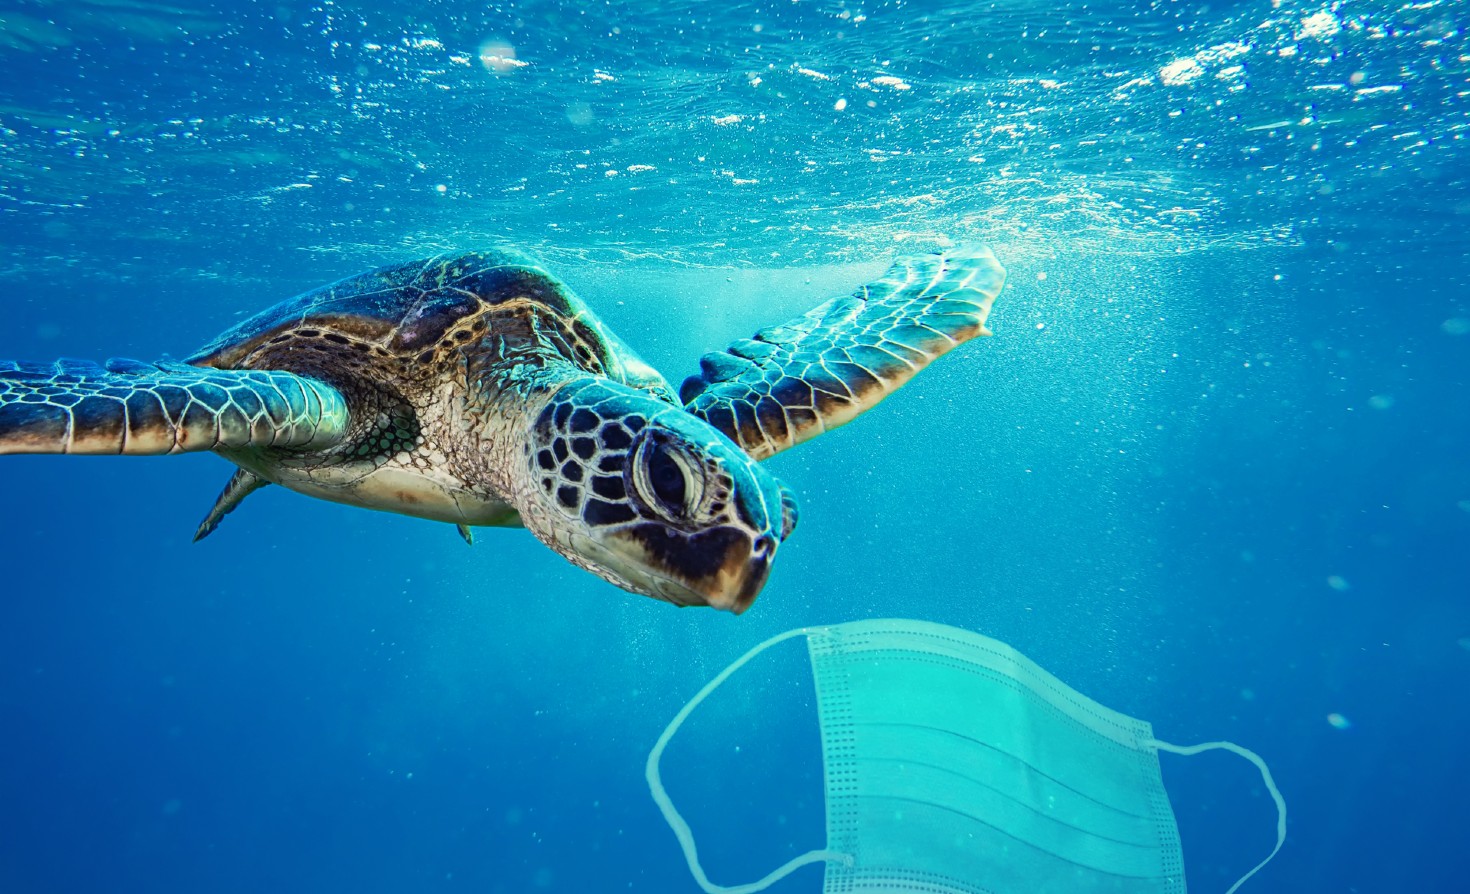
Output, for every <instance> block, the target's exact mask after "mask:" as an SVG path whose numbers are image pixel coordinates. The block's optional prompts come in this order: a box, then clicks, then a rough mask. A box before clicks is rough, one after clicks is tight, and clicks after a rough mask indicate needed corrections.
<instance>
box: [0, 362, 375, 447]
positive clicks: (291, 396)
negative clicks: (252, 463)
mask: <svg viewBox="0 0 1470 894" xmlns="http://www.w3.org/2000/svg"><path fill="white" fill-rule="evenodd" d="M347 426H348V410H347V401H346V399H345V398H344V397H343V396H342V394H341V392H339V391H337V389H335V388H333V387H332V386H330V385H327V384H325V383H323V382H320V381H317V380H316V379H310V378H307V377H305V376H298V375H295V374H293V373H288V372H282V371H279V370H243V369H241V370H235V369H208V368H202V367H197V366H190V365H188V364H184V363H173V362H168V361H164V362H160V363H140V362H138V361H136V360H109V361H107V363H106V365H105V366H99V365H97V364H95V363H88V362H85V361H79V360H58V361H56V362H55V363H50V364H27V363H16V362H14V361H8V360H6V361H0V454H5V453H90V454H109V455H131V456H152V455H159V454H168V453H185V452H193V451H204V450H218V449H221V448H241V447H256V448H261V447H278V448H283V449H290V450H322V449H325V448H327V447H331V446H332V445H333V444H336V443H337V442H339V441H340V440H341V439H342V438H343V436H344V435H345V434H346V431H347Z"/></svg>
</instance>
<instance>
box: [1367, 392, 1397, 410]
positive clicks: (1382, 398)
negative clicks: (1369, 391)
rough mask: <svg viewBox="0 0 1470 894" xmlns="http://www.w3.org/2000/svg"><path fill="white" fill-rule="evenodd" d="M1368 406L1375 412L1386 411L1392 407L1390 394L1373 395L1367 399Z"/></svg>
mask: <svg viewBox="0 0 1470 894" xmlns="http://www.w3.org/2000/svg"><path fill="white" fill-rule="evenodd" d="M1368 406H1370V407H1372V408H1373V409H1375V410H1387V409H1388V408H1389V407H1392V406H1393V395H1392V394H1375V395H1373V396H1372V397H1370V398H1368Z"/></svg>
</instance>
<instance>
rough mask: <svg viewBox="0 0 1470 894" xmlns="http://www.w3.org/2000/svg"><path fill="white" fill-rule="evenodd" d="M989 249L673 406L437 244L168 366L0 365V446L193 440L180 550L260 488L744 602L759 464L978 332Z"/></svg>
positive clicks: (155, 450)
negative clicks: (189, 532)
mask: <svg viewBox="0 0 1470 894" xmlns="http://www.w3.org/2000/svg"><path fill="white" fill-rule="evenodd" d="M1004 281H1005V271H1004V270H1003V269H1002V268H1001V266H1000V264H999V263H998V262H997V261H996V259H995V255H994V254H993V253H992V252H991V251H990V249H989V248H986V247H984V246H962V247H959V248H955V249H953V250H950V251H948V252H946V253H943V254H930V255H922V256H913V257H904V258H900V259H898V260H896V261H895V262H894V264H893V266H892V267H891V268H890V269H889V270H888V272H887V273H886V274H885V275H884V276H883V278H882V279H880V280H878V281H876V282H874V283H871V284H869V285H866V286H863V287H861V288H859V289H858V290H857V291H856V292H855V293H854V294H853V295H851V296H850V297H844V298H836V299H833V300H831V301H828V302H826V303H825V304H822V305H820V306H819V307H817V308H815V309H814V310H812V311H810V312H808V313H807V314H805V315H803V316H800V317H797V318H796V319H794V320H791V321H789V322H787V323H785V324H783V325H780V326H773V327H771V328H768V329H763V330H761V331H760V332H758V333H756V334H755V336H754V337H753V338H751V339H741V340H739V341H736V342H734V343H732V344H731V345H729V346H728V347H727V348H725V349H724V350H722V351H715V352H713V353H710V354H706V355H705V356H704V357H703V358H701V360H700V364H699V365H700V371H699V373H698V374H697V375H693V376H690V377H689V378H688V379H686V380H685V381H684V383H683V385H682V387H681V388H680V389H679V391H678V392H677V394H676V393H675V391H674V390H673V389H672V388H671V387H670V386H669V384H668V383H667V382H666V381H665V380H664V378H663V377H662V376H660V375H659V374H658V373H657V372H656V371H655V370H654V369H653V368H652V367H650V366H649V365H648V364H646V363H644V362H643V361H642V360H640V359H639V358H638V355H636V354H635V353H633V351H631V350H630V349H629V348H628V347H627V346H626V345H624V344H623V342H622V341H621V340H619V339H618V337H617V336H616V335H614V334H613V333H612V332H611V331H610V330H609V329H608V328H607V327H606V326H604V325H603V324H602V323H601V322H600V321H599V320H598V319H597V317H596V316H594V315H593V313H592V312H591V311H590V310H589V309H588V308H587V307H586V306H585V305H583V303H582V302H581V300H580V299H578V298H577V297H576V296H575V295H574V294H572V292H571V291H570V290H569V289H568V288H567V287H566V286H565V285H563V284H562V283H561V282H560V281H558V280H557V279H556V278H555V277H553V276H552V275H551V274H549V273H547V272H546V271H545V270H543V269H542V268H541V267H540V266H538V265H537V264H536V263H534V262H533V261H531V260H529V259H528V258H525V257H523V256H521V255H519V254H518V253H515V252H508V251H498V250H497V251H472V252H460V253H454V254H445V255H440V256H437V257H433V258H430V259H428V260H425V261H418V262H415V263H408V264H399V265H395V266H390V267H384V268H381V269H379V270H374V271H372V272H370V273H365V274H362V275H361V276H355V277H352V278H349V279H345V280H342V281H341V282H338V283H335V284H333V285H330V286H326V287H324V288H321V289H318V290H315V291H311V292H307V293H306V294H303V295H301V296H299V297H297V298H293V299H290V300H288V301H285V302H282V303H280V304H277V305H276V306H274V307H272V308H270V309H268V310H266V311H264V312H263V313H261V314H259V315H257V316H255V317H252V318H250V319H248V320H246V321H245V322H243V323H240V324H239V325H238V326H235V327H234V328H233V329H230V330H229V331H228V332H225V333H224V334H222V335H220V336H219V337H218V338H216V339H215V340H214V341H212V342H210V343H209V344H208V345H206V346H205V347H204V348H203V349H202V350H200V351H199V352H198V353H197V354H195V355H194V356H192V357H190V358H188V359H187V360H184V361H182V362H175V361H161V362H157V363H142V362H138V361H134V360H109V361H107V362H106V363H105V364H103V365H100V366H99V365H95V364H92V363H87V362H82V361H76V360H59V361H57V362H55V363H54V364H44V365H42V364H23V363H14V362H8V361H5V362H0V453H91V454H132V455H140V454H141V455H152V454H166V453H182V452H189V451H205V450H211V451H214V452H215V453H218V454H220V455H221V456H223V457H225V458H226V459H228V460H230V461H231V462H233V463H234V464H235V465H236V466H238V467H239V468H238V470H237V471H236V472H235V474H234V477H233V478H231V479H230V482H229V484H228V485H227V486H226V487H225V489H224V491H223V493H221V494H220V496H219V499H218V500H217V501H216V502H215V504H214V507H213V508H212V509H211V510H210V512H209V514H208V516H207V517H206V518H205V519H204V522H203V524H201V525H200V526H199V530H198V532H197V533H196V535H195V539H196V540H197V539H198V538H200V537H203V536H205V535H206V534H208V533H210V532H211V531H213V530H214V529H215V527H216V526H217V525H218V524H219V521H220V519H221V518H223V517H224V515H225V514H226V513H228V512H230V511H231V510H233V509H234V508H235V507H236V506H237V505H239V503H240V501H241V500H243V499H244V498H245V497H246V496H248V495H249V494H250V493H251V492H252V491H254V490H256V489H257V488H260V487H262V486H264V485H266V484H271V483H274V484H280V485H283V486H285V487H287V488H290V489H291V490H294V491H298V492H300V493H303V494H307V495H309V496H313V497H321V498H323V499H327V500H333V501H336V502H339V503H347V504H350V505H353V506H362V507H366V508H370V509H382V510H387V511H390V512H399V513H403V514H405V515H412V516H418V517H420V518H427V519H434V520H437V521H441V522H449V523H452V524H455V525H458V526H459V530H460V533H461V534H462V535H463V536H464V537H465V539H466V540H469V539H470V533H469V528H470V527H471V526H477V525H485V526H504V527H514V526H522V525H523V526H525V527H526V528H529V529H530V531H531V533H533V534H534V535H535V536H536V537H537V538H539V539H540V540H541V541H542V542H544V543H545V544H546V545H548V546H550V547H551V548H552V549H554V550H556V551H557V552H558V553H560V554H561V555H563V556H565V557H566V558H567V559H569V560H570V561H571V562H573V563H574V564H576V565H578V566H581V567H582V568H585V569H587V570H589V571H591V572H593V573H595V574H597V575H599V576H600V577H602V578H604V579H606V580H608V581H610V582H611V583H613V584H616V585H617V586H619V587H622V588H624V589H626V590H631V591H633V592H636V593H644V594H647V595H649V596H654V597H657V598H660V599H665V600H668V601H669V602H673V603H676V604H679V605H712V606H715V607H717V608H721V609H727V610H730V611H734V612H737V613H738V612H741V611H743V610H744V609H745V608H747V607H748V606H749V605H750V603H751V601H752V600H754V599H755V596H756V594H757V593H759V592H760V589H761V587H762V585H763V584H764V583H765V580H766V576H767V573H768V572H769V570H770V564H771V560H772V558H773V557H774V556H775V553H776V548H777V546H778V545H779V544H780V543H781V541H782V540H784V539H785V538H786V537H787V536H788V535H789V534H790V533H791V530H792V528H793V527H794V526H795V524H796V503H795V500H794V499H793V497H792V495H791V493H790V492H789V491H788V490H787V489H786V487H784V486H783V485H782V484H780V483H779V482H778V481H777V480H776V479H775V478H774V477H772V476H771V475H770V473H768V472H767V471H766V470H765V469H764V468H763V467H761V466H760V465H759V461H760V460H762V459H765V458H766V457H768V456H770V455H772V454H774V453H777V452H779V451H781V450H784V449H786V448H788V447H791V446H793V445H795V444H798V443H800V442H802V441H805V440H807V439H809V438H812V437H815V436H816V435H819V434H821V433H822V432H825V431H827V430H828V429H830V428H833V427H836V426H838V425H841V424H843V423H845V422H847V421H848V420H850V419H852V418H853V417H854V416H857V415H858V414H859V413H861V412H863V411H864V410H867V409H868V408H870V407H872V406H874V405H875V404H877V403H878V402H879V401H880V400H882V399H883V398H884V397H886V396H887V395H888V394H889V393H891V392H892V391H893V390H894V389H896V388H898V387H899V386H900V385H902V384H903V383H904V382H906V381H907V380H908V379H909V378H910V377H911V376H913V374H914V373H916V372H918V371H919V370H920V369H922V368H923V367H924V366H925V365H927V364H928V363H929V362H930V361H931V360H933V359H934V358H936V357H938V356H939V355H941V354H943V353H944V352H946V351H948V350H949V349H950V348H953V347H954V346H956V345H958V344H960V343H961V342H963V341H965V340H967V339H969V338H971V337H972V336H975V335H988V334H989V331H988V330H987V329H986V328H985V318H986V315H987V314H988V313H989V310H990V305H991V302H992V301H993V300H994V299H995V296H996V294H997V293H998V292H999V291H1000V289H1001V286H1002V284H1003V283H1004Z"/></svg>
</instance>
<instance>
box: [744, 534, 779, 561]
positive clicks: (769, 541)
mask: <svg viewBox="0 0 1470 894" xmlns="http://www.w3.org/2000/svg"><path fill="white" fill-rule="evenodd" d="M775 551H776V538H774V537H772V536H771V535H769V534H765V535H763V536H760V537H757V538H756V539H755V544H754V545H753V546H751V548H750V555H751V558H755V559H764V558H766V557H768V556H770V555H771V554H772V553H774V552H775Z"/></svg>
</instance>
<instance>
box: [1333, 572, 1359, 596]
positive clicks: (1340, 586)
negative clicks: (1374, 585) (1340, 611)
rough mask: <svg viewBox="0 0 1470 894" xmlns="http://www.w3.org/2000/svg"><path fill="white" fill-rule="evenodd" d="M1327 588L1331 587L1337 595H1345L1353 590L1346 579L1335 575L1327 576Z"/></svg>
mask: <svg viewBox="0 0 1470 894" xmlns="http://www.w3.org/2000/svg"><path fill="white" fill-rule="evenodd" d="M1327 586H1329V587H1331V588H1332V589H1334V590H1336V591H1337V592H1339V593H1346V592H1347V591H1348V590H1351V589H1352V588H1353V585H1352V584H1350V583H1348V582H1347V579H1346V578H1343V577H1339V576H1337V575H1336V574H1330V575H1328V576H1327Z"/></svg>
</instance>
